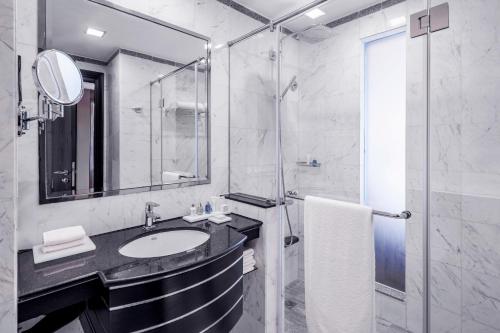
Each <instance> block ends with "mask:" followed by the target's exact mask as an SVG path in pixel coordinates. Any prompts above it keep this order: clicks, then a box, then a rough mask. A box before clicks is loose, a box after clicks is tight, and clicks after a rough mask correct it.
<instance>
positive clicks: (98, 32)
mask: <svg viewBox="0 0 500 333" xmlns="http://www.w3.org/2000/svg"><path fill="white" fill-rule="evenodd" d="M85 33H86V34H87V35H90V36H94V37H98V38H102V37H103V36H104V34H105V33H106V32H105V31H102V30H99V29H95V28H90V27H88V28H87V31H86V32H85Z"/></svg>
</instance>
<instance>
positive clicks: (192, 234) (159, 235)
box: [118, 229, 210, 258]
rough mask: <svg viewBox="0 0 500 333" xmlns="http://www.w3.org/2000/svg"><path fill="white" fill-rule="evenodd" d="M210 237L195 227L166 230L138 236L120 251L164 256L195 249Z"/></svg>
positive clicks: (133, 256)
mask: <svg viewBox="0 0 500 333" xmlns="http://www.w3.org/2000/svg"><path fill="white" fill-rule="evenodd" d="M209 238H210V235H209V234H208V233H206V232H203V231H199V230H195V229H176V230H165V231H159V232H155V233H150V234H147V235H144V236H142V237H140V238H136V239H134V240H132V241H130V242H128V243H127V244H125V245H123V246H122V247H120V249H119V250H118V252H120V254H121V255H123V256H126V257H132V258H153V257H162V256H168V255H172V254H176V253H181V252H186V251H189V250H191V249H194V248H195V247H197V246H199V245H201V244H203V243H205V242H206V241H207V240H208V239H209Z"/></svg>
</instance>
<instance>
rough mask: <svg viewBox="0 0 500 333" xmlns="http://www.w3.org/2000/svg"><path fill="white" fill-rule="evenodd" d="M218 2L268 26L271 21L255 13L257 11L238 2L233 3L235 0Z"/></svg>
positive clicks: (220, 0)
mask: <svg viewBox="0 0 500 333" xmlns="http://www.w3.org/2000/svg"><path fill="white" fill-rule="evenodd" d="M217 1H218V2H220V3H222V4H224V5H226V6H228V7H229V8H232V9H234V10H236V11H238V12H240V13H241V14H244V15H246V16H248V17H250V18H253V19H254V20H257V21H259V22H261V23H264V24H268V23H269V22H270V21H271V20H270V19H268V18H267V17H265V16H262V15H260V14H259V13H257V12H255V11H253V10H251V9H249V8H247V7H245V6H243V5H240V4H239V3H237V2H236V1H233V0H217Z"/></svg>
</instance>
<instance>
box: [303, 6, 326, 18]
mask: <svg viewBox="0 0 500 333" xmlns="http://www.w3.org/2000/svg"><path fill="white" fill-rule="evenodd" d="M305 15H306V16H308V17H310V18H312V19H313V20H314V19H317V18H318V17H320V16H323V15H325V12H324V11H322V10H321V9H319V8H314V9H312V10H310V11H308V12H307V13H306V14H305Z"/></svg>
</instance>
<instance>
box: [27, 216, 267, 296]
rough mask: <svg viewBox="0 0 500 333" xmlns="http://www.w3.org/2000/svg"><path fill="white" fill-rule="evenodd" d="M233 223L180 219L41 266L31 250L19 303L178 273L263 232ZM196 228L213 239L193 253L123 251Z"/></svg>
mask: <svg viewBox="0 0 500 333" xmlns="http://www.w3.org/2000/svg"><path fill="white" fill-rule="evenodd" d="M231 217H232V221H230V222H227V223H224V224H215V223H211V222H208V221H206V220H205V221H200V222H196V223H188V222H185V221H184V220H182V219H181V218H175V219H170V220H165V221H160V222H157V223H155V224H156V228H154V229H153V230H151V231H145V230H144V229H143V228H142V226H137V227H133V228H128V229H123V230H117V231H113V232H108V233H105V234H100V235H95V236H92V237H90V238H91V239H92V241H93V242H94V243H95V245H96V250H95V251H92V252H87V253H83V254H80V255H77V256H72V257H68V258H63V259H59V260H56V261H50V262H47V263H42V264H38V265H35V264H34V262H33V252H32V251H31V250H24V251H20V252H19V254H18V297H19V298H23V297H29V296H30V295H34V294H37V293H40V292H45V291H47V290H50V289H52V288H57V287H60V286H64V285H66V284H68V283H77V282H78V281H81V280H84V279H89V278H91V277H98V278H99V279H100V280H101V281H102V283H103V285H104V286H109V285H112V284H116V283H122V282H124V281H127V282H129V281H133V280H138V279H141V278H144V277H151V276H155V275H161V274H165V273H173V272H176V271H180V270H183V269H186V268H188V267H190V266H196V265H199V264H201V263H203V262H204V261H209V260H212V259H215V258H217V257H219V256H222V255H224V254H225V253H227V252H229V251H230V250H231V249H234V248H235V247H237V246H239V245H241V244H242V243H243V242H244V241H245V239H246V237H245V236H244V235H243V234H241V233H240V232H238V231H241V232H243V231H244V230H248V229H252V228H258V227H260V225H262V222H260V221H257V220H254V219H249V218H246V217H244V216H241V215H236V214H231ZM177 228H194V229H200V230H203V231H205V232H208V233H210V239H209V240H208V241H207V242H206V243H204V244H202V245H200V246H198V247H196V248H195V249H194V250H191V251H189V252H183V253H178V254H174V255H170V256H165V257H156V258H146V259H138V258H129V257H125V256H122V255H121V254H120V253H119V252H118V249H119V248H120V247H121V246H122V245H123V244H125V243H127V242H128V241H130V240H132V239H134V238H137V237H139V236H142V235H144V234H147V233H155V232H158V231H161V230H166V229H177Z"/></svg>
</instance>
